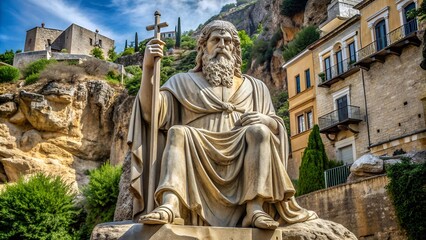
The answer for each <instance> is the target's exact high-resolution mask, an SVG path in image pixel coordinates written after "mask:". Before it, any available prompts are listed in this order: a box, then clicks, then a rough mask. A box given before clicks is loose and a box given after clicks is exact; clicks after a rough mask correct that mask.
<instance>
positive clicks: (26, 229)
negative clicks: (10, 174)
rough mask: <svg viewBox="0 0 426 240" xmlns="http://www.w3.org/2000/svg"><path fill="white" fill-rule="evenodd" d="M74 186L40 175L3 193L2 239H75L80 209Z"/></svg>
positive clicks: (0, 196) (0, 207)
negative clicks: (76, 202)
mask: <svg viewBox="0 0 426 240" xmlns="http://www.w3.org/2000/svg"><path fill="white" fill-rule="evenodd" d="M74 197H75V195H74V194H73V193H72V190H71V187H70V185H67V184H66V183H64V182H63V181H62V180H61V178H60V177H51V176H46V175H44V174H41V173H40V174H37V175H35V176H33V177H32V178H30V179H29V180H28V181H25V180H24V179H23V178H21V179H20V180H19V181H18V182H17V183H16V184H10V185H7V186H6V188H5V190H4V191H2V192H0V216H1V217H0V239H73V235H74V233H75V232H74V229H73V224H76V221H77V219H78V216H79V213H80V210H78V209H77V208H76V207H75V206H74V202H73V201H74Z"/></svg>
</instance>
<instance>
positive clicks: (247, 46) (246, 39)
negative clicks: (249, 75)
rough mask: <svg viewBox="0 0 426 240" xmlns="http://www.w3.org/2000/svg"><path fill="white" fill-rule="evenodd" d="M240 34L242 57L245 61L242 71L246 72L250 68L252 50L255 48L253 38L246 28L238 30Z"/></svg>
mask: <svg viewBox="0 0 426 240" xmlns="http://www.w3.org/2000/svg"><path fill="white" fill-rule="evenodd" d="M238 36H239V37H240V42H241V59H242V61H243V62H242V65H241V71H242V72H243V73H245V72H247V69H248V68H249V66H250V62H251V51H252V49H253V40H252V39H251V38H250V36H249V35H248V34H247V33H246V31H244V30H241V31H238Z"/></svg>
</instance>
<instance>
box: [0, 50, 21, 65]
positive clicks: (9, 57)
mask: <svg viewBox="0 0 426 240" xmlns="http://www.w3.org/2000/svg"><path fill="white" fill-rule="evenodd" d="M18 52H20V50H18V51H16V53H18ZM14 57H15V53H13V50H12V49H10V50H6V51H5V52H4V53H2V54H0V62H4V63H7V64H9V65H13V58H14Z"/></svg>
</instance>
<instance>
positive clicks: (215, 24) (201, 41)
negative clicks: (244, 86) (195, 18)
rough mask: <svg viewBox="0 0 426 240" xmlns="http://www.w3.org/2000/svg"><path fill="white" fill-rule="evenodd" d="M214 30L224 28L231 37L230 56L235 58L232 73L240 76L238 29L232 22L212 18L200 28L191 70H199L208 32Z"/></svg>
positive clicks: (240, 62)
mask: <svg viewBox="0 0 426 240" xmlns="http://www.w3.org/2000/svg"><path fill="white" fill-rule="evenodd" d="M216 30H225V31H227V32H229V33H230V34H231V37H232V43H233V44H234V50H233V51H232V56H233V57H234V59H235V66H234V75H235V76H237V77H241V76H242V74H241V64H242V59H241V43H240V38H239V37H238V31H237V29H236V28H235V26H234V25H232V23H230V22H227V21H221V20H214V21H212V22H210V23H208V24H207V25H206V26H205V27H204V28H203V30H201V35H200V37H199V38H198V42H197V58H196V59H195V60H196V64H197V65H196V66H195V68H194V69H192V71H194V72H201V71H202V68H203V55H204V50H205V48H206V46H207V40H208V39H209V37H210V34H211V33H212V32H213V31H216Z"/></svg>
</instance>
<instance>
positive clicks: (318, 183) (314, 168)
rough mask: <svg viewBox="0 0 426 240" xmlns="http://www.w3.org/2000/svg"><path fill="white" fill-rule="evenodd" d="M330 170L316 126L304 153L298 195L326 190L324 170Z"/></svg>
mask: <svg viewBox="0 0 426 240" xmlns="http://www.w3.org/2000/svg"><path fill="white" fill-rule="evenodd" d="M327 168H328V158H327V155H326V153H325V149H324V144H323V143H322V140H321V136H320V132H319V127H318V125H315V126H314V128H313V129H312V132H311V133H310V134H309V141H308V147H307V148H306V149H305V151H304V152H303V157H302V164H301V165H300V168H299V181H298V184H297V190H298V192H297V195H298V196H300V195H303V194H306V193H310V192H313V191H316V190H319V189H323V188H325V182H324V170H326V169H327Z"/></svg>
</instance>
